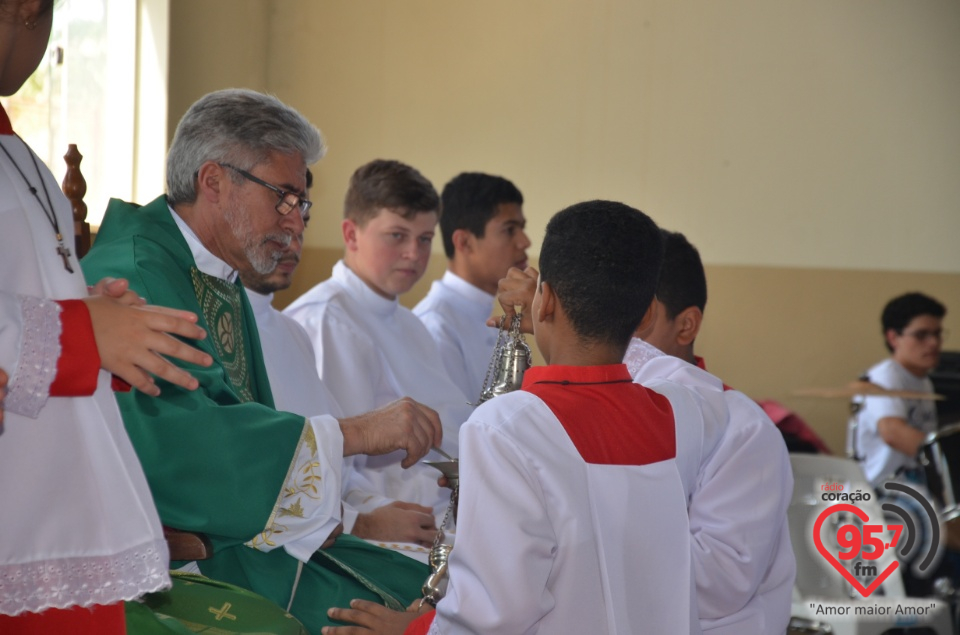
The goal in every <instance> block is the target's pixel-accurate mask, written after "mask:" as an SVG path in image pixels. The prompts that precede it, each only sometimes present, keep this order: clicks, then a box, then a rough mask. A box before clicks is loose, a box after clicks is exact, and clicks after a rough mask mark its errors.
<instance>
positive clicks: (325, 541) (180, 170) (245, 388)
mask: <svg viewBox="0 0 960 635" xmlns="http://www.w3.org/2000/svg"><path fill="white" fill-rule="evenodd" d="M323 152H324V146H323V141H322V138H321V136H320V133H319V131H318V130H317V129H316V128H315V127H314V126H313V125H312V124H311V123H310V122H309V121H307V119H306V118H305V117H304V116H303V115H301V114H300V113H299V112H297V111H296V110H294V109H293V108H291V107H289V106H287V105H285V104H283V103H282V102H280V101H279V100H278V99H276V98H275V97H272V96H269V95H264V94H261V93H258V92H254V91H250V90H240V89H229V90H221V91H217V92H214V93H211V94H209V95H206V96H204V97H202V98H201V99H200V100H199V101H197V102H196V103H195V104H193V106H191V107H190V109H189V110H188V111H187V113H186V114H185V115H184V117H183V119H182V120H181V122H180V124H179V126H178V127H177V131H176V134H175V136H174V140H173V143H172V145H171V148H170V151H169V154H168V157H167V194H166V195H165V196H160V197H158V198H157V199H155V200H154V201H152V202H150V203H148V204H146V205H143V206H139V205H135V204H132V203H125V202H122V201H118V200H113V201H111V202H110V205H109V207H108V209H107V213H106V216H105V217H104V221H103V225H102V226H101V228H100V232H99V234H98V236H97V240H96V244H95V245H94V247H93V249H92V250H91V251H90V254H89V255H88V256H87V257H86V258H85V259H84V262H83V269H84V273H85V275H86V276H87V278H88V279H91V280H97V279H99V278H101V277H103V276H108V275H109V276H113V277H120V278H126V279H128V280H129V281H130V287H131V289H133V290H134V291H135V292H136V293H138V294H140V295H141V296H143V297H144V298H146V299H147V300H148V301H149V302H151V303H154V304H162V305H166V306H171V307H177V308H181V309H186V310H189V311H193V312H195V313H196V314H197V315H199V316H200V319H199V324H200V326H202V327H203V328H204V329H206V330H207V331H208V332H209V334H210V337H208V338H207V339H206V340H204V341H199V342H191V343H192V344H194V345H195V346H197V348H200V349H201V350H203V351H205V352H207V353H209V354H210V355H211V356H212V357H213V360H214V363H213V365H212V366H211V367H210V368H206V369H201V368H196V367H192V366H189V369H190V371H191V373H193V374H194V375H195V376H196V377H197V379H198V380H199V383H200V387H199V389H198V390H196V391H194V392H189V391H186V390H183V389H181V388H179V387H177V386H174V385H166V384H162V383H161V385H162V395H161V397H160V398H158V399H154V398H152V397H150V398H147V396H145V395H144V394H143V393H140V392H139V391H136V390H133V391H130V392H128V393H123V394H118V397H117V398H118V402H119V404H120V410H121V413H122V415H123V419H124V424H125V426H126V428H127V431H128V433H129V435H130V438H131V440H132V441H133V444H134V447H135V449H136V451H137V454H138V456H139V458H140V460H141V462H142V463H143V467H144V471H145V473H146V475H147V479H148V481H149V484H150V489H151V491H152V492H153V495H154V498H155V500H156V503H157V507H158V509H159V512H160V517H161V520H162V521H163V522H164V524H166V525H169V526H173V527H176V528H179V529H186V530H191V531H200V532H203V533H205V534H207V535H208V536H209V537H210V538H211V540H212V542H213V545H214V555H213V557H212V558H210V559H208V560H203V561H201V562H199V567H200V570H201V572H203V573H204V574H205V575H207V576H209V577H211V578H214V579H218V580H223V581H226V582H231V583H234V584H237V585H240V586H243V587H246V588H249V589H251V590H253V591H255V592H257V593H259V594H261V595H263V596H265V597H267V598H269V599H271V600H273V601H275V602H277V603H278V604H279V605H280V606H282V607H284V608H287V609H288V610H289V611H290V612H291V613H292V614H293V615H294V616H295V617H297V618H298V619H300V620H301V621H302V622H303V623H304V624H305V625H306V626H307V628H308V629H309V630H310V631H311V632H318V631H319V630H320V628H321V627H322V626H324V625H327V624H330V623H331V622H330V620H329V619H328V617H327V615H326V608H327V607H329V606H331V605H336V604H337V603H338V602H342V601H344V600H349V599H353V598H355V597H364V598H367V599H370V600H374V601H377V602H381V603H383V604H385V605H387V606H393V607H401V606H406V605H407V604H409V603H410V602H411V601H412V600H413V599H415V598H416V597H417V596H418V595H419V588H420V585H421V584H422V582H423V580H424V579H425V578H426V576H427V573H428V571H427V568H426V567H425V566H424V565H422V564H421V563H419V562H416V561H414V560H412V559H410V558H407V557H406V556H403V555H401V554H398V553H395V552H391V551H387V550H383V549H379V548H378V547H374V546H372V545H370V544H368V543H366V542H364V541H362V540H359V539H356V538H353V537H351V536H342V537H340V538H337V535H338V534H339V532H340V530H341V527H340V522H341V513H342V512H341V506H340V488H341V480H340V471H341V466H342V463H343V457H344V456H350V455H355V454H384V453H388V452H392V451H394V450H404V451H405V452H406V458H405V460H404V462H403V463H404V465H405V466H410V465H413V464H414V463H416V462H417V461H418V460H419V459H420V458H421V457H422V456H423V455H424V454H425V453H426V452H427V451H428V450H429V449H430V447H431V446H436V445H439V444H440V442H441V435H442V432H441V427H440V422H439V419H438V417H437V415H436V413H435V412H433V411H432V410H430V409H429V408H426V407H425V406H422V405H421V404H418V403H416V402H414V401H413V400H410V399H400V400H397V401H395V402H392V403H390V404H388V405H387V406H384V407H383V408H381V409H379V410H376V411H374V412H370V413H367V414H363V415H360V416H357V417H351V418H340V419H337V418H334V417H333V416H331V415H330V413H323V412H317V413H311V416H308V417H304V416H300V415H295V414H292V413H288V412H281V411H278V410H276V408H275V406H274V399H273V395H272V392H271V389H270V383H269V380H268V378H267V373H266V371H265V369H264V364H263V355H262V350H261V346H260V340H259V336H258V334H257V327H256V323H255V321H254V316H253V313H252V311H251V308H250V304H249V301H248V299H247V295H246V293H245V291H244V289H243V286H242V285H241V284H240V281H239V280H238V272H239V271H249V270H253V271H257V272H259V273H262V274H265V273H269V272H271V271H273V270H274V268H275V267H276V266H277V263H278V261H279V260H280V258H281V257H282V255H283V253H284V250H285V249H286V248H287V247H288V246H289V245H290V243H291V241H293V240H299V237H300V235H301V234H302V232H303V229H304V218H305V216H307V214H308V211H309V209H310V206H311V202H310V200H309V199H308V198H307V194H306V187H307V183H306V174H307V167H308V166H309V165H311V164H313V163H314V162H316V161H317V160H319V159H320V158H321V156H322V155H323Z"/></svg>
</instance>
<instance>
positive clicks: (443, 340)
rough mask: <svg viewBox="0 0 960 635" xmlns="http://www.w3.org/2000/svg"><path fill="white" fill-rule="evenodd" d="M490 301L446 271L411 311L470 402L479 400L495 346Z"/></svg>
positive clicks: (495, 336)
mask: <svg viewBox="0 0 960 635" xmlns="http://www.w3.org/2000/svg"><path fill="white" fill-rule="evenodd" d="M493 301H494V297H493V296H492V295H490V294H489V293H487V292H486V291H484V290H483V289H479V288H477V287H475V286H473V285H472V284H470V283H469V282H467V281H466V280H464V279H463V278H461V277H460V276H458V275H456V274H455V273H453V272H451V271H449V270H448V271H447V272H446V273H444V274H443V278H441V279H440V280H435V281H434V282H433V284H432V285H430V292H429V293H428V294H427V295H426V297H425V298H424V299H423V300H421V301H420V303H419V304H417V306H415V307H414V308H413V314H414V315H416V316H417V317H418V318H420V321H421V322H423V324H424V326H426V327H427V330H428V331H430V335H431V336H432V337H433V339H434V341H435V342H436V343H437V347H438V348H439V349H440V358H441V359H442V360H443V364H444V366H445V367H446V369H447V372H448V373H449V374H450V379H451V380H453V383H455V384H456V385H457V386H458V387H459V388H460V391H461V392H463V393H464V394H465V395H466V396H467V397H469V398H470V399H471V401H473V402H476V401H477V399H479V396H480V390H481V389H482V388H483V381H484V379H485V378H486V375H487V369H488V368H490V360H491V358H492V357H493V350H494V347H496V344H497V329H495V328H490V327H489V326H487V319H489V317H490V314H491V312H492V310H493Z"/></svg>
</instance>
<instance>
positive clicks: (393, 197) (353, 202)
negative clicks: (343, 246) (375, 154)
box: [343, 159, 440, 227]
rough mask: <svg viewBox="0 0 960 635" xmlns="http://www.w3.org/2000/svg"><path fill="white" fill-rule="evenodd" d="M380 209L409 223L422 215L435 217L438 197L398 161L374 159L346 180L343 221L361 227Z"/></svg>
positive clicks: (435, 191) (430, 186)
mask: <svg viewBox="0 0 960 635" xmlns="http://www.w3.org/2000/svg"><path fill="white" fill-rule="evenodd" d="M384 208H386V209H389V210H390V211H392V212H395V213H397V214H399V215H400V216H402V217H404V218H406V219H411V218H413V217H414V216H416V215H417V214H422V213H426V212H436V213H439V212H440V197H439V196H438V195H437V190H436V189H435V188H434V187H433V185H432V184H431V183H430V181H428V180H427V179H426V178H425V177H424V176H423V175H422V174H420V172H418V171H417V170H416V169H415V168H412V167H410V166H409V165H407V164H405V163H401V162H399V161H388V160H385V159H376V160H374V161H371V162H370V163H367V164H366V165H362V166H360V167H359V168H357V170H356V171H355V172H354V173H353V176H351V177H350V185H349V187H348V188H347V195H346V197H345V198H344V201H343V217H344V218H349V219H351V220H353V221H354V222H356V223H357V225H359V226H361V227H363V226H364V225H366V224H367V222H368V221H370V220H371V219H372V218H374V217H375V216H376V215H377V214H379V213H380V210H381V209H384Z"/></svg>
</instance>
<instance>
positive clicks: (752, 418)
mask: <svg viewBox="0 0 960 635" xmlns="http://www.w3.org/2000/svg"><path fill="white" fill-rule="evenodd" d="M624 363H626V364H627V367H628V368H629V369H630V372H631V374H632V375H633V377H634V381H637V382H639V383H641V384H645V385H646V384H647V383H648V382H650V381H655V380H663V379H667V380H669V381H672V382H677V383H680V384H682V385H684V386H688V387H690V388H691V389H694V390H696V391H697V392H698V393H700V394H701V395H702V396H704V397H705V398H706V399H707V400H713V399H715V398H716V395H718V394H719V395H722V397H723V400H724V402H725V403H726V405H727V413H728V415H727V416H728V420H727V425H726V427H725V430H724V432H723V434H722V436H721V437H720V439H719V443H718V444H717V446H716V449H715V451H714V452H713V453H712V454H710V455H709V456H706V457H705V459H704V460H703V461H702V462H701V464H700V466H699V469H698V474H697V477H696V480H695V482H694V484H693V487H692V488H689V487H688V485H687V483H688V482H685V487H688V489H687V493H688V495H689V500H690V504H689V514H690V531H691V536H692V538H693V540H692V542H691V547H692V557H693V564H694V570H695V572H696V584H697V600H698V606H699V613H700V626H701V627H702V628H703V632H704V633H705V634H706V633H710V634H711V635H721V634H723V635H739V634H741V633H783V632H784V631H785V630H786V628H787V623H788V622H789V621H790V611H791V601H792V593H793V583H794V578H795V577H796V560H795V558H794V554H793V547H792V546H791V543H790V533H789V528H788V525H787V508H788V506H789V504H790V499H791V497H792V495H793V472H792V470H791V467H790V460H789V455H788V454H787V450H786V445H785V444H784V442H783V437H782V435H781V434H780V432H779V431H778V430H777V428H776V426H775V425H774V424H773V422H772V421H770V419H769V418H768V417H767V416H766V414H764V412H763V410H762V409H761V408H760V407H759V406H758V405H756V404H755V403H754V402H753V401H752V400H751V399H750V398H749V397H747V396H746V395H744V394H743V393H740V392H738V391H736V390H724V389H723V382H721V381H720V380H719V379H717V378H716V377H714V376H713V375H711V374H710V373H707V372H706V371H704V370H701V369H700V368H697V367H696V366H693V365H692V364H688V363H687V362H685V361H683V360H681V359H678V358H676V357H672V356H669V355H665V354H664V353H662V352H661V351H659V350H658V349H656V348H655V347H653V346H651V345H650V344H647V343H646V342H644V341H642V340H640V339H637V338H634V339H633V341H632V342H631V344H630V348H629V349H628V350H627V354H626V356H625V358H624ZM678 443H682V442H681V441H679V440H678ZM678 460H679V456H678Z"/></svg>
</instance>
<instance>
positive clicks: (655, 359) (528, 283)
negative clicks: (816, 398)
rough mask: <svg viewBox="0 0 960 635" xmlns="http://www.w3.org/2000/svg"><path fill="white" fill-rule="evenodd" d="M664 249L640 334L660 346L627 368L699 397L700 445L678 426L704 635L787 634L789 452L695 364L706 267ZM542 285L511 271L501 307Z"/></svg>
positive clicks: (685, 248) (747, 406)
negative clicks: (649, 311)
mask: <svg viewBox="0 0 960 635" xmlns="http://www.w3.org/2000/svg"><path fill="white" fill-rule="evenodd" d="M663 240H664V264H663V269H662V271H661V273H660V279H659V283H658V287H657V297H656V298H655V299H654V300H653V306H652V311H653V313H654V314H655V319H652V320H650V321H649V322H647V323H644V324H641V325H640V326H639V327H638V328H637V330H636V335H638V336H642V337H643V338H644V339H646V340H647V342H652V343H655V344H656V346H653V345H651V344H650V343H647V342H645V341H643V340H641V339H638V338H637V337H635V338H634V339H633V340H632V341H631V343H630V346H629V348H628V349H627V353H626V355H625V357H624V360H623V361H624V363H625V364H626V365H627V368H628V369H629V370H630V373H631V375H632V376H633V378H634V381H636V382H638V383H641V384H643V385H645V386H648V387H652V386H655V385H659V384H660V383H661V382H663V381H664V380H666V381H669V382H672V383H676V384H681V385H683V386H685V387H688V388H689V389H691V390H693V391H695V392H696V393H697V394H698V395H699V396H700V404H699V405H700V408H701V414H702V417H703V422H704V423H703V441H702V443H699V444H698V440H697V439H696V435H693V436H694V438H693V439H691V433H690V432H691V430H695V429H696V428H692V427H691V426H690V425H689V424H688V420H687V419H681V418H680V417H678V418H677V421H678V435H677V464H678V467H679V468H680V474H681V479H682V482H683V487H684V492H685V495H686V497H687V500H688V511H689V517H690V537H691V541H690V547H691V557H692V562H693V566H694V571H695V582H696V591H697V603H698V614H699V618H700V627H701V628H702V629H703V632H704V633H711V635H721V634H723V635H740V634H741V633H782V632H783V631H784V630H785V629H786V627H787V622H788V621H789V619H790V609H791V594H792V589H793V580H794V577H795V570H796V562H795V560H794V555H793V549H792V547H791V544H790V536H789V531H788V527H787V524H786V509H787V506H788V505H789V503H790V497H791V494H792V491H793V475H792V472H791V468H790V463H789V458H788V456H787V452H786V447H785V444H784V442H783V439H782V436H781V434H780V432H779V431H778V430H777V429H776V427H775V426H774V425H773V422H771V421H770V420H769V419H768V418H767V417H766V415H765V414H764V413H763V411H762V410H761V409H760V408H759V407H758V406H757V405H756V404H754V403H753V402H752V401H751V400H750V399H749V398H748V397H747V396H746V395H743V394H742V393H739V392H737V391H735V390H730V389H729V387H727V386H725V385H724V384H723V382H722V381H720V380H719V379H718V378H716V377H714V376H713V375H710V374H709V373H707V372H706V371H705V370H704V369H703V368H702V366H703V360H701V359H699V358H696V357H695V356H694V355H693V342H694V340H695V338H696V336H697V333H698V332H699V329H700V322H701V320H702V317H703V309H704V307H705V306H706V297H707V296H706V293H707V288H706V277H705V275H704V272H703V265H702V263H701V262H700V256H699V254H698V253H697V251H696V249H695V248H694V247H693V246H692V245H690V243H689V242H687V240H686V238H684V237H683V235H682V234H675V233H673V232H667V231H663ZM535 275H536V272H535V271H534V270H532V269H528V270H527V271H525V272H521V271H518V270H515V269H514V270H511V271H510V274H509V276H508V279H507V280H504V281H503V282H501V284H500V292H499V300H500V303H501V305H503V306H512V305H514V304H521V305H525V306H526V305H529V303H530V300H529V298H530V296H531V295H532V292H533V289H534V285H533V282H532V281H533V277H534V276H535ZM657 347H662V348H663V350H664V351H667V353H668V354H665V353H664V352H663V351H661V350H660V349H659V348H657ZM718 397H720V399H721V404H719V405H718V404H717V398H718ZM681 422H682V423H683V424H684V425H682V426H681V425H679V424H680V423H681ZM698 445H699V446H700V450H699V451H697V446H698Z"/></svg>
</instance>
